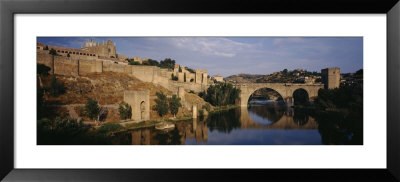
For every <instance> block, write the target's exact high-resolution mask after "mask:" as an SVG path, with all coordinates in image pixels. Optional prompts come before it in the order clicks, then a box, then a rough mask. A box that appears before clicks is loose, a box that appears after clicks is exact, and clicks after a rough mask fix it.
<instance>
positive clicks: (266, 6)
mask: <svg viewBox="0 0 400 182" xmlns="http://www.w3.org/2000/svg"><path fill="white" fill-rule="evenodd" d="M26 13H29V14H30V13H68V14H75V13H84V14H86V13H101V14H103V13H118V14H119V13H240V14H242V13H382V14H386V15H387V168H386V169H231V170H228V169H113V170H112V169H98V170H95V169H57V170H56V169H15V168H14V106H15V105H14V96H15V95H14V91H15V90H14V14H26ZM399 22H400V3H398V0H388V1H384V2H383V1H379V0H374V1H373V0H323V1H322V0H303V1H294V0H264V1H262V0H246V1H241V0H219V1H212V0H168V1H166V0H146V1H144V0H131V1H128V0H82V1H77V0H69V1H65V0H22V1H11V0H0V27H1V28H0V40H1V41H0V45H1V47H0V58H1V59H0V86H1V90H0V179H4V180H5V181H60V180H63V181H64V180H68V181H116V180H118V181H156V180H157V181H161V180H167V181H188V180H190V181H205V180H207V181H209V180H211V181H219V180H224V181H226V180H227V179H231V178H232V179H235V180H246V181H251V180H271V181H289V180H290V181H291V180H296V181H364V180H365V181H399V180H400V151H399V138H400V123H399V122H400V120H399V118H400V112H399V111H398V110H399V104H400V97H399V91H400V84H398V83H399V78H400V71H399V69H400V32H399V31H400V24H399ZM382 61H383V60H382ZM380 122H384V121H380ZM366 160H368V159H366Z"/></svg>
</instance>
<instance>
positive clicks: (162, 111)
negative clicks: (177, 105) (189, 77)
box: [153, 92, 168, 117]
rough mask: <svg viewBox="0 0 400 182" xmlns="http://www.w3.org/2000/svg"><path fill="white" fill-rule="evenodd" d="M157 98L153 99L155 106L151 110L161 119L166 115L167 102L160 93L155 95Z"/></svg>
mask: <svg viewBox="0 0 400 182" xmlns="http://www.w3.org/2000/svg"><path fill="white" fill-rule="evenodd" d="M156 96H157V98H156V99H155V101H156V105H154V106H153V110H155V111H157V112H158V115H160V116H161V117H162V116H164V115H166V114H167V113H168V100H167V96H166V95H165V94H163V93H162V92H161V93H160V92H157V93H156Z"/></svg>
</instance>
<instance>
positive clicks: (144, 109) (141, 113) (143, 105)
mask: <svg viewBox="0 0 400 182" xmlns="http://www.w3.org/2000/svg"><path fill="white" fill-rule="evenodd" d="M145 111H146V103H145V102H144V101H142V102H141V103H140V119H141V120H144V119H145V118H144V115H145Z"/></svg>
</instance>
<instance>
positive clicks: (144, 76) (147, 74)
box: [131, 65, 155, 82]
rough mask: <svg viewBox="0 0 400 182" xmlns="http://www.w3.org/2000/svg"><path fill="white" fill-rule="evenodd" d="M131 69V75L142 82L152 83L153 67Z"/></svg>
mask: <svg viewBox="0 0 400 182" xmlns="http://www.w3.org/2000/svg"><path fill="white" fill-rule="evenodd" d="M131 67H132V75H133V76H135V77H136V78H138V79H139V80H142V81H144V82H153V78H154V68H155V66H140V65H135V66H131Z"/></svg>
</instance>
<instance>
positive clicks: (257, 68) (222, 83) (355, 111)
mask: <svg viewBox="0 0 400 182" xmlns="http://www.w3.org/2000/svg"><path fill="white" fill-rule="evenodd" d="M36 62H37V64H36V65H37V68H36V69H37V74H36V77H37V79H36V80H37V84H36V85H37V88H36V89H37V108H36V109H37V119H36V122H37V128H36V129H37V145H363V37H45V36H43V37H37V42H36Z"/></svg>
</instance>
